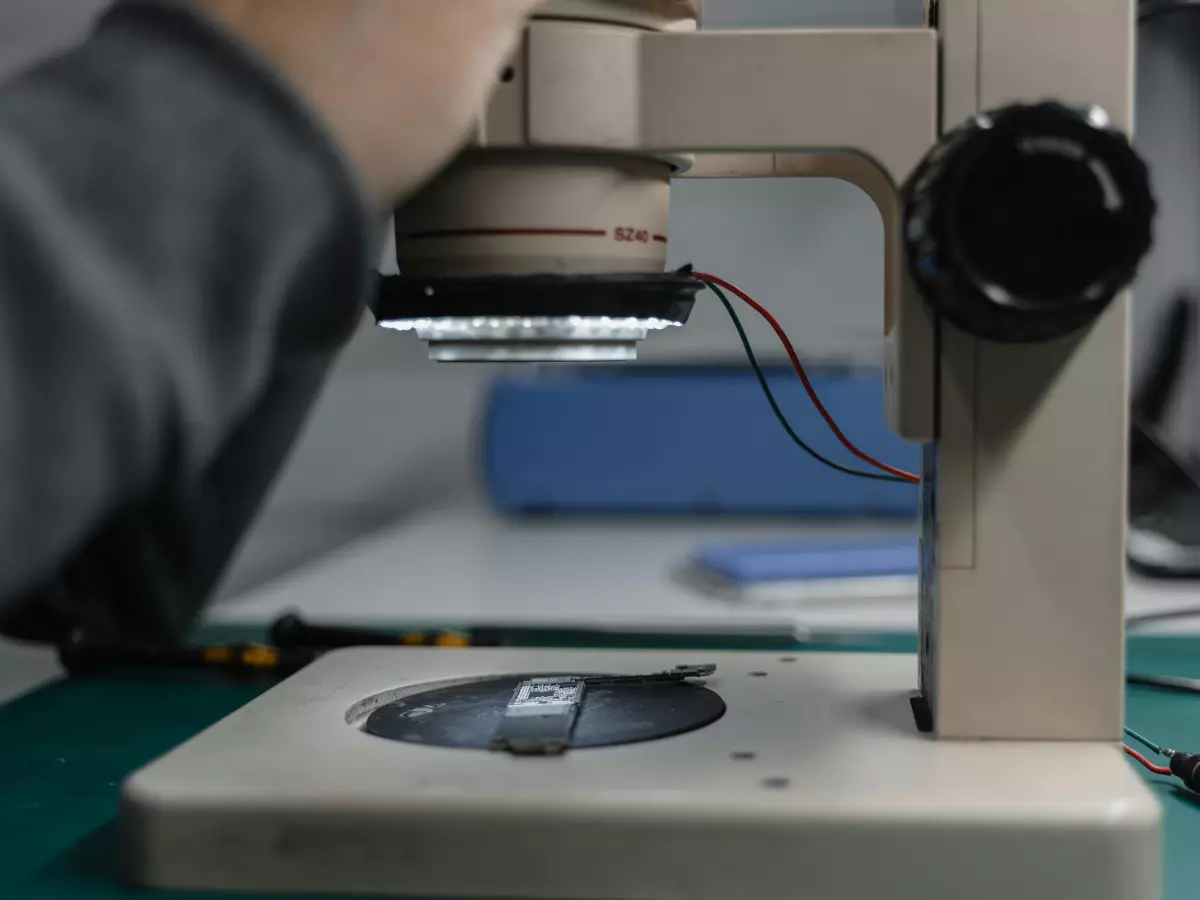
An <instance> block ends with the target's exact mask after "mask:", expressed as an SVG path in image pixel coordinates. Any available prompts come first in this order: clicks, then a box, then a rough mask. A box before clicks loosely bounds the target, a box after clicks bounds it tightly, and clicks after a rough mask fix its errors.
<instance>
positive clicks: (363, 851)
mask: <svg viewBox="0 0 1200 900" xmlns="http://www.w3.org/2000/svg"><path fill="white" fill-rule="evenodd" d="M1134 7H1135V3H1134V0H941V2H938V3H932V4H930V6H929V9H928V14H927V20H926V23H925V27H919V28H905V29H854V30H792V31H770V30H764V31H704V30H700V29H699V19H700V10H699V8H698V4H697V3H696V2H695V0H549V2H548V3H547V4H546V5H545V7H544V8H543V9H542V10H541V11H540V13H539V15H537V16H536V17H535V18H534V19H533V20H532V21H531V22H530V24H529V26H528V30H527V32H526V34H525V37H524V41H523V44H522V46H521V47H520V48H519V51H518V52H517V53H516V55H515V56H514V58H513V59H512V61H511V64H510V66H509V67H508V68H507V69H506V70H505V71H504V72H503V73H502V75H501V77H500V79H499V81H498V84H497V86H496V90H495V92H494V96H493V97H492V99H491V101H490V103H489V104H488V106H487V108H486V109H485V110H483V111H482V112H481V114H480V117H479V120H478V125H477V127H476V129H475V133H474V135H473V138H472V140H471V143H470V146H469V147H468V148H467V149H465V150H464V152H463V153H462V154H461V156H460V157H459V158H458V159H457V161H456V162H454V164H453V165H451V166H450V167H449V168H448V169H447V170H445V171H444V172H443V173H442V174H441V175H439V176H438V177H437V178H436V179H435V180H434V181H433V182H432V183H431V184H429V185H428V186H427V187H426V188H425V189H424V190H423V191H422V192H421V193H420V194H419V195H418V196H416V197H414V198H412V199H411V201H410V202H409V203H407V205H406V206H405V208H403V209H402V210H400V211H399V212H398V214H397V232H398V253H399V259H400V266H401V271H402V273H403V274H402V276H400V277H399V278H396V279H392V280H389V281H388V282H386V284H385V286H384V288H383V289H382V290H381V294H380V297H379V300H378V303H377V305H376V310H375V311H376V314H377V316H378V319H379V322H380V324H382V325H385V326H387V327H390V328H394V329H398V330H401V331H411V332H415V333H416V335H417V336H419V337H420V338H421V339H423V340H425V341H428V342H429V345H430V352H431V355H432V356H433V358H434V359H437V360H441V361H448V362H453V361H479V360H487V361H493V360H516V361H522V360H551V361H554V360H559V361H614V360H622V359H629V358H632V357H633V356H634V355H635V354H636V348H637V345H638V342H639V341H641V340H642V339H644V338H647V337H648V336H650V335H651V334H652V333H653V332H655V331H658V330H661V329H665V328H670V327H674V326H678V325H682V324H683V323H684V322H686V320H687V317H688V313H689V311H690V310H691V307H692V305H693V303H694V301H695V297H696V294H697V292H698V291H699V290H700V289H701V285H700V284H699V283H698V282H696V281H695V280H693V279H692V278H690V277H689V275H688V273H687V272H686V271H684V272H677V273H664V269H665V267H666V251H667V246H668V241H669V240H670V234H669V229H668V206H669V198H670V185H671V182H672V179H674V178H702V177H775V178H798V177H832V178H839V179H844V180H847V181H849V182H852V183H854V184H856V185H857V186H858V187H860V188H861V189H862V190H863V191H865V192H866V193H867V194H868V195H869V196H870V198H871V199H872V200H873V201H874V203H875V205H876V206H877V207H878V210H879V214H880V218H881V222H882V228H883V233H884V256H885V259H884V284H883V298H882V299H883V303H882V305H881V309H880V333H881V335H882V337H883V340H884V345H885V347H886V352H885V364H886V391H887V404H886V405H887V408H886V410H885V415H886V417H887V421H888V423H889V424H890V426H891V428H892V429H894V430H895V431H896V432H897V433H898V434H899V435H901V436H902V437H904V438H906V439H908V440H910V441H913V442H916V443H919V444H921V445H923V447H924V453H923V467H922V485H921V498H922V541H921V546H922V551H921V552H922V559H921V588H920V652H919V655H918V656H917V657H913V656H904V655H886V654H876V655H855V654H836V653H835V654H820V653H800V654H797V655H795V656H780V655H779V654H755V653H714V654H702V656H704V657H706V658H704V659H699V660H697V659H688V658H680V654H679V653H677V652H660V651H637V652H633V651H621V652H616V651H581V650H569V651H568V650H528V649H504V648H497V649H464V650H454V651H442V650H432V649H430V650H424V649H379V648H374V649H361V650H348V651H340V652H335V653H332V654H330V655H328V656H326V657H324V658H322V659H321V660H319V661H318V662H317V663H315V664H314V665H312V666H311V667H309V668H307V669H305V670H303V671H302V672H300V673H299V674H298V675H296V676H294V677H292V678H291V679H289V680H288V681H286V682H284V683H282V684H281V685H279V686H278V687H276V688H274V689H273V690H271V691H269V692H268V693H266V694H264V695H263V696H262V697H260V698H259V699H257V700H255V701H253V702H252V703H250V704H249V705H248V706H246V707H245V708H244V709H242V710H240V711H239V712H237V713H235V714H233V715H232V716H230V717H229V718H227V719H226V720H224V721H222V722H220V723H219V724H217V725H215V726H214V727H213V728H211V729H210V730H209V731H207V732H205V733H203V734H201V735H199V736H198V737H196V738H194V739H192V740H191V741H189V742H188V743H186V744H184V745H183V746H182V747H180V748H178V749H176V750H174V751H173V752H171V753H170V754H168V755H167V756H166V757H164V758H163V759H161V760H159V761H157V762H155V763H153V764H152V765H150V766H149V767H148V768H146V769H144V770H143V771H141V772H139V773H137V774H135V775H134V776H133V777H132V778H131V779H130V781H129V782H128V783H127V784H126V786H125V790H124V795H123V807H122V814H121V815H122V825H123V835H124V838H123V839H124V846H125V852H126V855H127V862H128V865H129V872H130V875H131V877H132V878H133V879H134V880H136V881H137V882H139V883H142V884H145V885H148V886H155V887H169V888H184V889H195V890H204V889H229V890H260V891H273V892H279V891H305V892H323V893H365V894H400V895H408V896H414V897H457V898H470V897H495V898H500V897H504V898H541V900H685V898H686V900H730V898H737V900H784V898H797V900H799V898H811V900H867V898H884V897H886V898H897V900H915V898H920V900H938V898H946V900H949V898H955V900H958V898H966V897H970V898H973V900H1000V898H1011V897H1022V898H1024V900H1052V898H1053V900H1059V898H1061V897H1064V896H1066V897H1087V898H1090V900H1152V898H1154V897H1157V896H1159V894H1160V890H1161V888H1160V877H1161V875H1160V867H1161V866H1160V813H1159V809H1158V805H1157V803H1156V801H1155V800H1154V798H1153V796H1152V794H1151V793H1150V791H1149V790H1148V788H1147V787H1146V786H1145V785H1144V784H1143V782H1142V781H1141V779H1140V778H1139V777H1138V776H1137V775H1136V774H1135V773H1134V772H1133V771H1131V770H1130V768H1129V767H1128V765H1127V764H1126V762H1125V760H1124V758H1123V756H1122V753H1121V750H1120V744H1119V741H1120V738H1121V729H1122V724H1123V708H1122V704H1123V674H1124V621H1123V592H1124V583H1125V582H1124V576H1125V572H1124V549H1125V505H1126V478H1127V476H1126V471H1127V455H1128V434H1129V422H1128V388H1129V333H1130V301H1129V297H1128V293H1127V291H1126V289H1127V287H1128V285H1129V283H1130V282H1131V281H1132V279H1133V277H1134V275H1135V272H1136V269H1137V266H1138V264H1139V262H1140V261H1141V259H1142V258H1143V257H1144V255H1145V254H1146V253H1147V251H1148V250H1149V248H1150V245H1151V238H1152V223H1153V218H1154V211H1155V208H1154V201H1153V198H1152V195H1151V191H1150V185H1149V178H1148V175H1147V172H1146V169H1145V167H1144V166H1143V164H1142V163H1141V161H1140V160H1139V158H1138V156H1137V155H1136V154H1135V153H1134V151H1133V150H1132V149H1131V147H1130V144H1129V141H1128V138H1127V137H1126V135H1127V134H1128V133H1129V131H1130V130H1131V127H1132V124H1133V73H1134V44H1135V8H1134ZM614 563H615V564H619V560H614ZM397 578H398V580H400V581H402V579H403V572H398V573H397ZM699 664H703V665H699ZM714 665H715V670H714V668H713V666H714Z"/></svg>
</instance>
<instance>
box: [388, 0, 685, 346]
mask: <svg viewBox="0 0 1200 900" xmlns="http://www.w3.org/2000/svg"><path fill="white" fill-rule="evenodd" d="M700 3H701V0H551V2H548V3H547V4H546V5H545V6H544V7H543V8H542V10H541V11H540V12H539V14H538V16H536V17H535V20H534V24H535V25H541V26H542V36H543V38H544V40H543V41H541V42H539V43H534V42H533V41H527V42H526V43H525V45H524V46H522V47H521V48H520V49H519V50H518V53H517V55H516V57H515V58H514V60H513V61H512V64H511V65H510V66H509V67H508V68H506V69H505V70H504V72H503V73H502V74H501V76H500V83H499V84H498V85H497V88H496V90H495V93H494V95H493V97H492V99H491V102H490V104H489V106H488V108H487V109H486V110H485V111H484V113H483V114H482V115H481V117H480V119H479V122H478V124H477V127H476V132H475V135H474V138H473V140H472V142H471V145H470V146H469V147H468V148H466V149H465V150H464V151H463V153H462V154H461V155H460V156H459V157H458V158H457V159H456V160H455V161H454V162H453V163H452V164H451V165H450V166H449V167H448V168H447V169H446V170H445V171H443V172H442V173H441V174H440V175H439V176H438V177H437V178H436V179H434V180H433V181H432V182H431V183H429V184H428V185H426V187H425V188H424V189H423V190H422V191H421V192H419V193H418V194H417V195H416V196H414V197H412V198H411V199H410V200H409V201H408V202H407V203H406V204H405V205H404V206H403V207H402V208H401V209H399V210H397V213H396V234H397V243H396V250H397V259H398V261H399V265H400V271H401V277H400V278H398V279H389V280H388V281H387V282H385V285H384V288H383V290H382V291H381V295H380V297H379V298H378V300H377V303H376V309H375V312H376V316H377V319H378V321H379V324H380V325H381V326H383V327H385V328H391V329H394V330H399V331H413V332H415V333H416V334H417V335H418V337H420V338H421V339H422V340H424V341H427V342H428V343H429V344H430V356H431V358H432V359H435V360H438V361H441V362H481V361H486V362H539V361H556V362H612V361H622V360H630V359H634V358H636V356H637V345H638V343H639V342H640V341H641V340H643V339H645V338H646V337H647V336H648V335H649V334H651V333H652V332H655V331H660V330H664V329H668V328H672V327H678V326H681V325H683V324H684V323H685V322H686V321H687V319H688V316H689V314H690V312H691V308H692V305H693V303H694V298H695V295H696V293H697V292H698V291H699V289H700V285H699V284H697V283H696V282H694V281H693V280H692V279H691V278H689V277H687V275H686V274H683V273H676V274H664V273H665V270H666V266H667V245H668V240H669V237H668V218H669V209H670V181H671V178H672V176H673V175H675V174H677V173H681V172H683V171H685V170H686V169H687V168H689V166H690V165H691V160H690V158H689V157H687V156H683V155H679V154H655V153H650V152H638V151H633V152H631V151H629V150H628V149H624V148H615V147H614V148H612V149H608V148H606V147H605V146H604V144H605V141H604V140H603V137H602V136H599V138H598V139H597V140H596V141H595V142H594V143H593V144H592V145H591V146H579V145H574V146H572V145H571V143H566V144H564V143H562V142H560V141H558V140H555V138H554V136H553V135H552V134H548V133H547V132H548V131H549V132H552V131H554V130H555V129H561V128H562V127H563V126H564V124H566V125H567V126H568V127H574V125H572V123H564V122H563V116H562V114H561V113H559V114H558V115H556V116H555V117H554V118H553V119H542V118H541V117H539V116H536V115H532V114H531V112H532V110H534V109H535V108H542V107H543V104H544V101H545V100H546V94H547V93H549V92H553V91H555V90H558V89H563V90H566V91H568V92H570V96H566V97H560V98H557V99H558V101H560V102H559V103H556V104H555V105H556V106H558V108H559V109H567V110H569V111H570V112H569V115H570V116H572V117H574V118H575V119H577V120H586V119H589V118H592V117H594V116H595V112H596V110H597V109H605V108H608V109H611V108H612V105H613V103H614V102H619V101H620V100H621V99H624V98H625V97H627V96H628V92H629V89H630V88H632V89H634V90H636V87H637V80H638V73H637V71H636V58H633V59H631V64H630V67H629V70H628V71H609V72H605V73H604V75H605V77H604V78H599V79H595V80H594V81H593V82H592V83H591V84H590V85H587V86H586V87H585V88H584V89H582V90H580V89H579V86H578V85H575V86H570V87H568V86H565V85H564V84H562V82H561V81H560V80H559V79H556V77H555V74H554V67H555V60H554V58H553V53H551V54H547V53H545V52H543V49H544V47H545V46H546V40H545V39H549V41H551V42H553V39H554V37H555V36H557V35H562V36H563V37H569V35H571V34H572V33H573V32H576V31H580V30H585V29H586V30H596V29H602V30H604V31H606V32H608V33H609V35H610V36H612V35H616V36H617V37H618V38H619V37H623V36H626V35H627V36H628V37H629V38H631V39H632V42H631V44H630V46H631V47H633V48H635V49H636V46H637V43H636V39H637V37H638V36H639V35H641V34H645V33H647V32H681V31H693V30H695V29H696V28H697V26H698V23H699V17H700ZM595 118H596V120H597V121H601V120H603V118H604V117H603V116H595ZM576 124H577V123H576Z"/></svg>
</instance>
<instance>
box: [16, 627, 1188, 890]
mask: <svg viewBox="0 0 1200 900" xmlns="http://www.w3.org/2000/svg"><path fill="white" fill-rule="evenodd" d="M259 636H260V635H256V634H252V633H247V632H240V633H231V632H228V631H225V632H223V633H219V634H218V633H217V632H210V633H209V634H208V635H206V637H219V638H220V639H231V638H240V639H253V638H255V637H259ZM693 640H694V639H693ZM662 644H663V645H664V646H668V647H670V648H671V649H694V650H705V649H709V650H716V649H754V648H753V647H752V646H750V645H748V644H747V642H746V640H745V639H744V638H740V639H739V638H730V639H729V640H728V641H722V640H720V639H710V638H706V639H705V640H704V641H703V643H700V644H697V643H691V644H689V643H688V639H687V638H686V637H685V636H678V637H676V638H671V639H665V640H663V641H662ZM627 645H628V643H627V642H622V641H621V640H620V639H619V638H614V639H613V640H612V641H611V642H609V643H607V644H606V646H627ZM914 647H915V640H914V639H913V638H912V637H911V636H892V637H879V638H873V639H871V638H862V639H851V640H847V641H846V642H842V643H834V644H822V645H806V646H795V647H792V648H784V647H782V646H780V645H779V644H778V643H774V644H772V645H770V646H762V647H760V649H770V650H780V649H793V650H813V649H821V650H831V649H839V650H859V651H862V650H868V651H911V650H913V649H914ZM446 652H449V653H452V652H454V651H453V650H448V651H446ZM1129 666H1130V669H1131V671H1138V672H1144V673H1151V674H1171V675H1185V676H1194V677H1200V638H1134V639H1132V640H1131V641H1130V648H1129ZM268 686H269V684H267V683H261V682H260V683H256V684H236V683H230V682H225V681H220V680H217V679H214V678H210V677H207V676H199V675H195V676H192V675H179V676H175V677H171V678H168V679H163V678H161V677H159V678H156V679H154V680H151V679H149V678H146V679H138V678H132V677H125V678H96V679H89V680H85V681H79V682H74V683H68V682H59V683H56V684H51V685H48V686H47V687H44V688H42V689H40V690H38V691H35V692H34V693H32V694H28V695H26V696H25V697H22V698H20V699H18V700H16V701H14V702H13V703H10V704H9V705H8V706H5V707H2V708H0V898H5V900H7V898H13V900H17V898H43V897H45V898H61V900H116V898H128V900H132V898H135V897H144V896H145V895H144V893H142V892H139V891H136V890H133V889H131V888H126V887H124V886H122V885H121V884H120V883H119V880H118V875H117V865H116V859H117V853H116V845H117V841H116V835H115V829H114V827H113V821H114V817H115V814H116V808H117V793H118V789H119V786H120V783H121V781H122V779H123V778H124V777H125V776H126V775H127V774H129V773H130V772H132V771H133V770H135V769H137V768H140V767H141V766H142V765H144V764H146V763H147V762H149V761H150V760H152V759H154V758H155V757H157V756H159V755H161V754H162V753H164V752H166V751H167V750H169V749H170V748H171V747H173V746H175V745H176V744H179V743H180V742H182V741H184V740H185V739H187V738H188V737H190V736H191V735H193V734H195V733H197V732H198V731H200V730H202V729H203V728H205V727H207V726H208V725H210V724H212V723H213V722H215V721H217V720H218V719H220V718H221V717H223V716H225V715H226V714H228V713H230V712H232V711H233V710H234V709H237V708H238V707H239V706H241V705H242V704H244V703H245V702H247V701H248V700H250V699H252V698H253V697H255V696H257V695H258V694H259V693H261V692H262V691H263V690H265V689H266V687H268ZM1128 719H1129V724H1130V725H1131V726H1132V727H1134V728H1136V729H1137V730H1139V731H1141V732H1143V733H1144V734H1146V735H1148V736H1149V737H1151V738H1152V739H1155V740H1159V741H1161V742H1163V743H1164V744H1167V745H1169V746H1173V747H1176V748H1179V749H1191V750H1197V751H1200V696H1195V697H1193V696H1190V695H1186V694H1172V693H1166V692H1161V691H1155V690H1150V689H1146V688H1130V690H1129V706H1128ZM1063 777H1064V778H1070V777H1071V774H1070V772H1064V773H1063ZM1148 780H1149V781H1150V782H1151V783H1152V784H1153V785H1154V790H1155V792H1156V793H1157V794H1158V795H1159V797H1160V799H1161V800H1162V802H1163V806H1164V808H1165V810H1166V859H1167V879H1166V880H1167V897H1168V900H1191V898H1193V897H1195V896H1196V888H1195V886H1196V885H1197V884H1200V854H1197V853H1195V848H1196V847H1197V846H1200V801H1197V800H1194V799H1192V797H1191V795H1189V794H1187V793H1185V792H1183V791H1181V790H1179V789H1177V788H1175V787H1174V786H1173V785H1172V784H1171V780H1170V779H1166V778H1157V777H1154V776H1148ZM797 878H798V879H801V878H803V873H797ZM173 896H180V897H182V896H183V895H173ZM222 896H223V897H224V898H225V900H231V895H228V894H226V895H222ZM238 900H241V898H238Z"/></svg>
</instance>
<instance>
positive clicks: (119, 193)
mask: <svg viewBox="0 0 1200 900" xmlns="http://www.w3.org/2000/svg"><path fill="white" fill-rule="evenodd" d="M349 171H350V170H349V168H348V167H347V166H346V165H345V163H344V162H343V160H342V159H341V158H340V156H339V154H338V151H337V150H336V149H335V147H334V145H333V143H332V141H331V140H329V138H328V137H327V136H326V135H325V134H324V133H323V132H322V130H321V128H320V127H319V126H318V125H317V124H316V122H315V120H314V118H313V117H312V116H310V115H309V114H308V112H307V110H306V109H305V108H304V106H303V104H302V103H301V102H299V101H298V100H297V99H296V98H294V97H293V96H291V95H290V94H289V93H288V91H287V89H286V88H285V87H284V86H283V84H282V83H281V81H280V80H278V79H276V77H275V76H274V75H273V73H271V72H269V71H268V70H267V69H266V67H265V66H264V65H263V64H261V63H260V62H259V61H258V60H257V59H256V58H255V57H254V56H253V54H251V53H250V52H249V51H247V50H245V49H243V48H242V47H240V46H238V45H237V44H236V43H235V42H234V41H233V40H232V39H231V38H229V37H227V36H225V35H223V34H221V33H219V32H218V31H217V30H216V29H215V28H213V27H211V26H209V25H208V24H206V23H205V22H204V21H202V20H201V19H199V18H198V17H196V16H195V15H194V14H191V13H189V12H188V11H186V10H185V9H183V8H182V7H179V6H176V5H175V4H172V3H168V2H159V3H154V2H146V0H142V2H125V3H121V4H118V5H117V6H116V7H115V8H114V9H113V10H112V11H110V12H109V14H108V15H107V16H106V17H105V18H104V19H103V20H102V21H101V23H100V25H99V26H98V28H97V30H96V32H95V33H94V35H93V36H92V37H91V38H90V39H89V40H88V41H87V42H86V43H85V44H84V45H82V46H81V47H80V48H78V49H76V50H74V51H73V52H70V53H68V54H66V55H65V56H62V57H60V58H57V59H55V60H52V61H50V62H49V63H47V64H45V65H43V66H41V67H40V68H38V69H36V70H34V71H32V72H30V73H28V74H27V75H25V76H23V77H21V78H19V79H18V80H16V81H14V82H12V83H10V84H8V85H7V86H5V87H4V88H3V89H2V90H0V631H5V632H7V633H9V634H12V635H15V636H19V637H26V638H33V639H55V638H58V637H60V636H62V635H63V634H65V633H66V632H68V631H70V630H72V629H79V628H81V629H85V630H88V631H89V632H91V633H93V634H95V635H97V636H102V637H103V636H121V637H132V638H139V639H148V640H160V639H164V638H168V637H172V636H177V635H179V634H180V633H181V632H182V631H183V630H184V629H185V628H186V626H187V625H188V624H189V623H190V621H191V620H192V619H193V617H194V616H195V614H196V612H197V611H198V610H199V609H200V607H201V606H202V604H203V602H204V601H205V600H206V599H207V597H208V595H209V594H210V593H211V592H212V590H213V587H214V585H215V584H216V582H217V581H218V579H219V578H220V576H221V574H222V572H223V569H224V567H225V566H226V564H227V562H228V560H229V559H230V557H231V556H232V554H233V552H234V550H235V549H236V546H237V544H238V542H239V540H240V539H241V537H242V536H243V535H244V533H245V531H246V530H247V528H248V526H249V524H250V523H251V522H252V520H253V517H254V515H255V514H256V512H257V510H258V508H259V506H260V503H261V501H262V499H263V497H264V495H265V493H266V491H267V490H268V488H269V487H270V484H271V482H272V479H273V478H274V476H275V474H276V473H277V472H278V470H279V469H280V467H281V465H282V463H283V461H284V458H285V456H286V454H287V452H288V450H289V448H290V447H291V445H292V443H293V441H294V439H295V437H296V435H297V433H298V431H299V429H300V427H301V425H302V424H303V421H304V418H305V416H306V413H307V411H308V409H309V407H310V405H311V403H312V401H313V399H314V397H315V395H316V393H317V391H318V389H319V386H320V384H321V381H322V378H323V376H324V375H325V373H326V371H327V369H328V367H329V365H330V363H331V361H332V359H333V357H334V356H335V355H336V353H337V351H338V350H339V348H340V347H341V346H342V345H343V344H344V343H345V341H346V340H347V339H348V337H349V335H350V334H351V333H352V331H353V329H354V327H355V325H356V324H357V322H358V320H359V318H360V316H361V313H362V308H363V298H364V294H365V289H366V284H367V282H366V278H367V274H368V263H369V258H370V251H371V249H372V245H373V238H374V235H373V231H374V229H373V225H372V223H371V221H370V219H369V217H368V214H367V212H366V207H365V204H364V203H363V201H362V199H361V195H360V193H359V191H358V187H357V185H356V183H355V182H354V180H353V178H352V176H351V175H350V174H349Z"/></svg>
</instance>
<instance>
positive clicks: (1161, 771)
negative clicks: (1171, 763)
mask: <svg viewBox="0 0 1200 900" xmlns="http://www.w3.org/2000/svg"><path fill="white" fill-rule="evenodd" d="M1121 746H1122V747H1124V748H1125V752H1126V753H1128V754H1129V755H1130V756H1132V757H1133V758H1134V759H1136V760H1137V761H1138V762H1140V763H1141V764H1142V765H1143V766H1145V767H1146V768H1147V769H1149V770H1150V771H1151V772H1153V773H1154V774H1155V775H1171V774H1173V773H1172V772H1171V770H1170V769H1169V768H1168V767H1167V766H1156V765H1155V764H1154V763H1152V762H1150V760H1148V759H1146V757H1144V756H1142V754H1140V753H1138V752H1137V751H1136V750H1134V749H1133V748H1132V747H1130V746H1129V745H1128V744H1122V745H1121Z"/></svg>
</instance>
